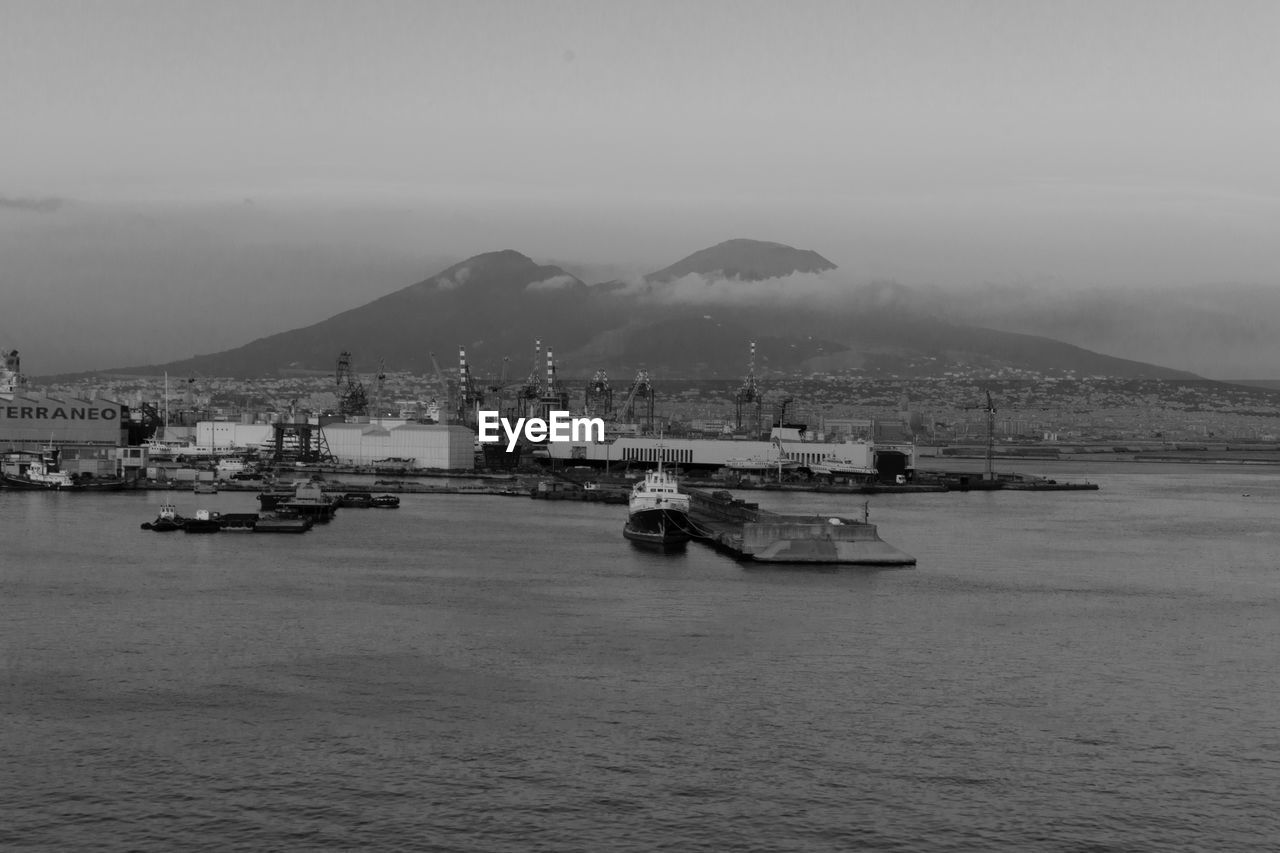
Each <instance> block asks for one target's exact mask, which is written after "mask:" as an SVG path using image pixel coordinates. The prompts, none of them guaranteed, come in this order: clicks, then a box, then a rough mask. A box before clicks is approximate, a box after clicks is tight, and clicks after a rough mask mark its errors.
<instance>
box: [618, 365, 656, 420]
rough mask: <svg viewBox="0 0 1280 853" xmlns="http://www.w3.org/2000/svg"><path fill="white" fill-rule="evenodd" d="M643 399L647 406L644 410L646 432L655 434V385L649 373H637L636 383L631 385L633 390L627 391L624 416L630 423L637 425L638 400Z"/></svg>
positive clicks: (623, 408)
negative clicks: (638, 398)
mask: <svg viewBox="0 0 1280 853" xmlns="http://www.w3.org/2000/svg"><path fill="white" fill-rule="evenodd" d="M637 397H640V398H643V399H644V400H645V401H646V403H647V405H646V408H645V409H644V410H643V417H644V420H645V425H646V427H647V429H646V430H645V432H649V433H652V432H653V383H652V382H651V381H650V379H649V371H647V370H638V371H636V378H635V381H634V382H632V383H631V389H630V390H629V391H627V397H626V399H625V400H624V401H623V402H622V407H621V409H622V415H623V418H624V419H625V420H626V421H627V422H628V423H636V398H637Z"/></svg>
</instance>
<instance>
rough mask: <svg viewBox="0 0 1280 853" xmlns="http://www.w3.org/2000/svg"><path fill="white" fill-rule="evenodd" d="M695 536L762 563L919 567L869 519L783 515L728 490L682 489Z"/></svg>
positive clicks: (735, 554) (721, 548)
mask: <svg viewBox="0 0 1280 853" xmlns="http://www.w3.org/2000/svg"><path fill="white" fill-rule="evenodd" d="M682 491H685V492H686V493H687V494H688V495H689V510H690V516H691V518H692V519H693V521H694V523H695V524H696V525H697V529H698V533H699V535H698V536H697V537H695V538H696V539H697V540H698V541H700V542H704V543H706V544H708V545H711V546H712V547H715V548H718V549H720V550H722V551H726V552H728V553H730V554H732V555H734V556H735V557H738V558H741V559H746V560H753V561H755V562H760V563H803V564H810V565H814V564H829V565H851V566H914V565H915V564H916V558H915V557H912V556H911V555H910V554H907V553H904V552H903V551H900V550H898V549H897V548H895V547H894V546H892V545H890V544H889V543H887V542H885V541H884V540H883V539H881V538H880V534H879V533H878V532H877V530H876V526H875V525H874V524H871V523H869V522H867V521H865V520H857V519H851V518H843V517H840V516H828V515H784V514H782V513H776V512H770V511H769V510H763V509H760V507H759V505H757V504H755V503H748V502H747V501H744V500H741V499H739V498H734V497H733V495H732V494H730V493H729V492H726V491H716V492H707V491H703V490H701V489H683V490H682Z"/></svg>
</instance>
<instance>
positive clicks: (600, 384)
mask: <svg viewBox="0 0 1280 853" xmlns="http://www.w3.org/2000/svg"><path fill="white" fill-rule="evenodd" d="M582 407H583V410H584V411H585V413H586V414H587V416H588V417H593V416H594V417H600V418H604V419H605V420H611V419H612V418H613V388H612V387H610V385H609V374H607V373H605V372H604V371H603V370H597V371H596V372H595V375H594V376H592V377H591V381H590V382H589V383H587V390H586V393H585V395H584V397H583V401H582Z"/></svg>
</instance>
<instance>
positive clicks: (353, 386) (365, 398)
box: [334, 350, 369, 416]
mask: <svg viewBox="0 0 1280 853" xmlns="http://www.w3.org/2000/svg"><path fill="white" fill-rule="evenodd" d="M334 379H335V380H336V383H337V386H338V413H339V414H342V415H355V416H360V415H367V414H369V395H368V392H366V391H365V389H364V383H362V382H361V381H360V380H359V379H358V378H356V374H355V370H354V368H352V366H351V353H349V352H347V351H346V350H343V351H342V352H341V353H339V355H338V369H337V372H336V373H335V376H334Z"/></svg>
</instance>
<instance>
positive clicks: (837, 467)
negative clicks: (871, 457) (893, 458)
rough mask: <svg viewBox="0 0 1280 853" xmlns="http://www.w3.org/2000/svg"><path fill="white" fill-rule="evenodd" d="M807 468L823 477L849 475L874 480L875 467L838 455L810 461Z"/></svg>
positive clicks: (859, 478)
mask: <svg viewBox="0 0 1280 853" xmlns="http://www.w3.org/2000/svg"><path fill="white" fill-rule="evenodd" d="M809 470H810V471H811V472H813V473H814V474H816V475H818V476H823V477H850V478H855V479H858V480H874V479H875V477H876V469H875V468H872V467H869V466H867V465H863V464H861V463H859V462H858V461H857V460H854V459H842V458H840V457H838V456H824V457H823V458H821V459H819V460H818V461H817V462H811V463H810V464H809Z"/></svg>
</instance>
